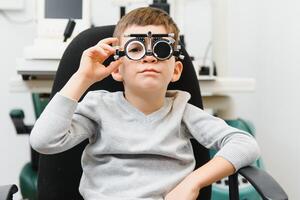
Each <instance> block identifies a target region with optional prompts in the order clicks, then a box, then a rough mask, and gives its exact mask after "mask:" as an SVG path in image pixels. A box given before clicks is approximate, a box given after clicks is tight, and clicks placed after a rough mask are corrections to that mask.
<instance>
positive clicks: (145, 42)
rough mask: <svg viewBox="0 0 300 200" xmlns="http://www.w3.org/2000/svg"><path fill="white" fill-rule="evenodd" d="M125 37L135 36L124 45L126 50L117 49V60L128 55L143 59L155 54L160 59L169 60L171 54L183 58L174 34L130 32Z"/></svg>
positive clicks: (133, 58) (134, 58)
mask: <svg viewBox="0 0 300 200" xmlns="http://www.w3.org/2000/svg"><path fill="white" fill-rule="evenodd" d="M124 37H133V38H132V39H130V40H128V41H127V42H126V43H125V45H124V50H120V49H119V48H117V49H116V54H115V56H114V59H115V60H117V59H119V58H120V57H122V56H127V57H128V58H129V59H130V60H135V61H137V60H141V59H142V58H144V57H145V56H151V55H153V56H154V57H155V58H157V59H158V60H161V61H162V60H167V59H169V58H170V57H171V56H175V57H178V58H179V59H183V58H184V56H183V55H182V54H181V52H180V45H177V47H176V48H175V47H174V44H175V40H174V38H173V37H174V34H173V33H169V34H152V32H151V31H149V32H148V33H147V34H128V35H125V36H124Z"/></svg>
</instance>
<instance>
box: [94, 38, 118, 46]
mask: <svg viewBox="0 0 300 200" xmlns="http://www.w3.org/2000/svg"><path fill="white" fill-rule="evenodd" d="M118 41H119V40H118V38H113V37H110V38H105V39H103V40H100V41H99V42H98V43H97V45H99V44H112V43H115V42H118Z"/></svg>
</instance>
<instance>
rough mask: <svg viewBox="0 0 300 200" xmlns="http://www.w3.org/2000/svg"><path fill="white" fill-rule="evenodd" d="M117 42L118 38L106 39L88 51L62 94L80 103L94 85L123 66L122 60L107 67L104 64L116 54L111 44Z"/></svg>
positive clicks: (83, 55)
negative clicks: (84, 94) (85, 93)
mask: <svg viewBox="0 0 300 200" xmlns="http://www.w3.org/2000/svg"><path fill="white" fill-rule="evenodd" d="M117 41H118V39H117V38H106V39H103V40H101V41H100V42H98V44H96V45H95V46H93V47H90V48H88V49H86V50H85V51H84V52H83V54H82V56H81V60H80V66H79V69H78V70H77V72H76V73H75V74H73V76H72V77H71V78H70V80H69V81H68V82H67V83H66V85H65V86H64V87H63V88H62V89H61V91H60V94H62V95H63V96H65V97H68V98H70V99H73V100H75V101H78V100H79V99H80V97H81V96H82V95H83V93H84V92H85V91H86V90H87V89H88V88H89V87H90V86H91V85H92V84H94V83H95V82H97V81H101V80H102V79H104V78H105V77H107V76H109V75H110V74H111V73H112V72H113V71H114V70H115V69H116V68H117V67H118V66H119V65H120V64H121V60H122V59H119V60H117V61H113V62H111V63H110V65H109V66H107V67H105V66H104V65H103V64H102V63H103V62H104V61H105V60H106V59H107V58H108V57H109V56H110V55H113V54H114V53H115V49H114V48H113V47H112V46H110V45H109V44H112V43H115V42H117Z"/></svg>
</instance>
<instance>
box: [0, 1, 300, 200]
mask: <svg viewBox="0 0 300 200" xmlns="http://www.w3.org/2000/svg"><path fill="white" fill-rule="evenodd" d="M172 2H173V1H172ZM186 2H187V3H186V5H185V9H188V10H187V11H186V15H185V21H186V23H185V24H184V29H185V30H188V31H186V35H187V36H189V38H187V45H188V48H190V51H192V53H194V54H201V51H200V50H199V49H203V46H202V45H200V47H199V44H200V43H201V42H197V43H191V42H190V41H199V38H198V37H202V38H201V39H203V37H208V36H207V35H205V36H204V35H203V34H202V35H201V29H200V28H199V27H198V26H203V24H202V23H203V22H202V21H201V23H200V24H199V22H198V21H197V23H194V21H192V20H190V19H197V18H200V17H202V16H203V12H202V13H200V12H196V11H195V10H196V9H195V8H196V7H197V6H199V7H203V5H205V0H201V1H196V0H186ZM227 2H228V41H227V42H228V51H227V54H228V65H229V75H231V76H234V77H253V78H255V79H256V80H257V87H256V91H255V92H254V93H250V94H238V95H235V102H236V106H237V109H236V112H237V113H238V115H239V116H241V117H243V118H246V119H250V120H251V121H252V122H254V124H255V127H256V129H257V133H256V134H257V139H258V142H259V144H260V146H261V149H262V155H263V159H264V162H265V165H266V169H267V170H268V171H269V172H270V173H271V174H272V175H273V176H274V177H275V178H276V179H277V180H278V181H279V182H280V183H281V184H282V185H283V187H284V188H285V189H286V190H287V192H288V194H289V197H290V199H300V191H299V189H298V188H300V187H299V186H300V183H299V182H298V179H299V178H300V175H299V174H297V170H296V169H299V167H300V166H299V163H300V157H299V156H296V153H297V150H299V147H298V148H297V141H298V140H299V136H298V131H299V128H298V127H297V125H298V121H299V120H298V119H299V117H298V111H299V107H300V103H299V102H300V94H299V92H298V90H297V86H298V85H300V83H299V82H300V79H299V78H298V77H299V75H298V74H300V68H299V67H298V65H299V63H300V56H298V55H297V54H298V51H299V50H298V49H300V39H299V35H300V25H299V23H298V20H297V19H299V18H300V4H299V3H298V1H296V0H294V1H293V0H288V1H280V0H230V1H229V0H227ZM133 7H135V6H132V7H131V8H133ZM190 9H192V11H193V12H191V10H190ZM92 11H93V21H94V23H95V24H96V25H105V24H112V23H115V22H116V21H117V20H118V17H119V10H118V8H116V7H114V6H112V5H111V4H110V3H109V1H93V9H92ZM33 13H34V11H33V0H26V9H25V10H24V11H22V12H10V13H8V14H9V15H10V16H11V17H13V18H16V19H19V20H24V19H28V18H31V17H32V15H33ZM175 18H176V17H175ZM207 27H209V25H208V26H207ZM0 30H1V32H0V36H1V37H0V60H1V75H2V76H1V79H0V90H1V97H2V99H1V104H0V119H1V130H2V133H1V134H2V135H1V139H0V158H1V165H0V177H1V179H0V185H2V184H7V183H17V182H18V180H17V179H18V174H19V172H20V169H21V167H22V166H23V164H24V163H25V162H26V161H28V160H29V147H28V140H27V136H17V135H16V134H15V132H14V127H13V125H12V123H11V122H10V119H9V117H8V113H9V110H10V109H11V108H14V107H21V108H23V109H24V111H25V114H26V122H28V123H32V122H34V117H33V108H32V104H31V100H30V95H29V94H16V93H9V85H8V82H9V79H10V77H11V76H13V75H16V72H15V67H16V64H15V58H17V57H19V56H21V54H22V49H23V47H24V46H27V45H29V44H31V43H32V42H33V39H34V36H35V25H34V24H33V23H31V24H26V25H16V24H12V23H9V22H8V21H6V20H5V19H4V18H3V17H2V16H1V15H0ZM199 32H200V33H199ZM205 34H207V33H205ZM200 41H201V40H200ZM201 46H202V47H201ZM8 169H9V170H8Z"/></svg>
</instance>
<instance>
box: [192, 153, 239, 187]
mask: <svg viewBox="0 0 300 200" xmlns="http://www.w3.org/2000/svg"><path fill="white" fill-rule="evenodd" d="M234 172H235V168H234V166H233V165H232V164H231V163H230V162H229V161H227V160H225V159H224V158H222V157H220V156H216V157H214V158H213V159H211V160H210V161H209V162H208V163H206V164H205V165H203V166H202V167H200V168H198V169H197V170H195V171H194V172H192V173H191V174H190V175H189V176H190V177H189V178H190V179H192V180H193V181H192V182H193V183H194V184H195V185H194V187H195V188H197V189H199V190H200V189H201V188H203V187H205V186H208V185H210V184H212V183H214V182H216V181H218V180H220V179H222V178H223V177H226V176H229V175H231V174H233V173H234Z"/></svg>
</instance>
